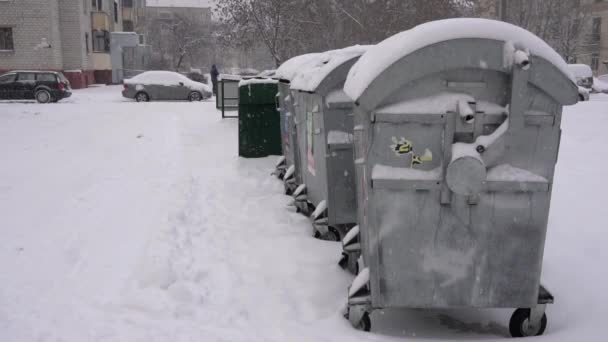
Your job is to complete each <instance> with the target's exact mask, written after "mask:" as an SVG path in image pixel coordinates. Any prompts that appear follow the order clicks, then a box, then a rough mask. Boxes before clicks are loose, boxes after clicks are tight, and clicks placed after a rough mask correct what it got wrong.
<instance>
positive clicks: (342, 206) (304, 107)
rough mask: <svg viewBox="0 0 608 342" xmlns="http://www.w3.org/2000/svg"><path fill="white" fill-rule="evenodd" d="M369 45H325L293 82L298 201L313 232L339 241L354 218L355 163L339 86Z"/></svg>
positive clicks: (349, 109) (346, 104) (347, 102)
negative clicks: (328, 47)
mask: <svg viewBox="0 0 608 342" xmlns="http://www.w3.org/2000/svg"><path fill="white" fill-rule="evenodd" d="M367 49H368V47H367V46H353V47H349V48H346V49H341V50H334V51H328V52H325V53H323V54H320V55H318V56H317V58H316V59H315V61H314V62H312V63H309V64H308V65H307V66H306V67H303V68H301V70H300V72H299V73H298V74H297V76H296V77H295V78H294V79H293V80H292V82H291V90H292V91H297V94H296V102H297V103H298V106H297V107H296V127H297V137H298V148H299V157H300V164H299V166H300V172H301V174H302V175H303V184H304V185H301V186H300V187H299V188H298V189H296V191H295V193H294V197H295V200H296V206H297V207H298V208H307V207H309V206H310V205H312V207H314V208H315V210H314V211H313V213H312V214H311V218H312V219H313V234H314V236H315V237H317V238H321V239H325V240H333V241H339V240H340V239H341V238H342V237H343V236H344V235H345V234H346V232H347V231H348V230H349V229H350V228H352V227H353V226H354V225H355V222H356V211H357V208H356V194H355V181H354V163H353V136H352V133H353V103H352V100H351V99H350V98H349V97H348V96H346V94H344V91H343V90H342V88H343V86H344V81H345V80H346V76H347V75H348V71H349V70H350V68H351V67H352V65H353V64H354V63H355V62H356V61H357V60H358V59H359V57H360V56H361V55H362V54H363V53H364V52H365V51H367Z"/></svg>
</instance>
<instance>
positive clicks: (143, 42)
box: [139, 34, 146, 45]
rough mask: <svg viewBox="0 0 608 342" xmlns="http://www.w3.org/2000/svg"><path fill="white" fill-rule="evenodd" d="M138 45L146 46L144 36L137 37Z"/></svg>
mask: <svg viewBox="0 0 608 342" xmlns="http://www.w3.org/2000/svg"><path fill="white" fill-rule="evenodd" d="M139 45H146V36H145V35H143V34H140V35H139Z"/></svg>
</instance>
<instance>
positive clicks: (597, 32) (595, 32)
mask: <svg viewBox="0 0 608 342" xmlns="http://www.w3.org/2000/svg"><path fill="white" fill-rule="evenodd" d="M601 34H602V18H593V24H592V27H591V36H592V39H593V40H594V41H597V42H599V41H600V39H601Z"/></svg>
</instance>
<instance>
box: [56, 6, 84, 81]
mask: <svg viewBox="0 0 608 342" xmlns="http://www.w3.org/2000/svg"><path fill="white" fill-rule="evenodd" d="M82 5H83V3H82V2H81V1H77V2H76V3H74V2H73V1H69V0H59V11H60V13H61V15H60V17H59V28H60V32H61V38H62V39H61V41H62V52H63V68H64V69H67V70H82V69H86V60H85V59H86V47H85V38H84V32H83V31H82V25H81V22H82V21H83V17H84V16H85V14H84V13H83V10H82Z"/></svg>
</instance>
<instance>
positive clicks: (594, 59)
mask: <svg viewBox="0 0 608 342" xmlns="http://www.w3.org/2000/svg"><path fill="white" fill-rule="evenodd" d="M599 68H600V55H599V54H597V53H594V54H593V55H591V69H593V71H597V70H598V69H599Z"/></svg>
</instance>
